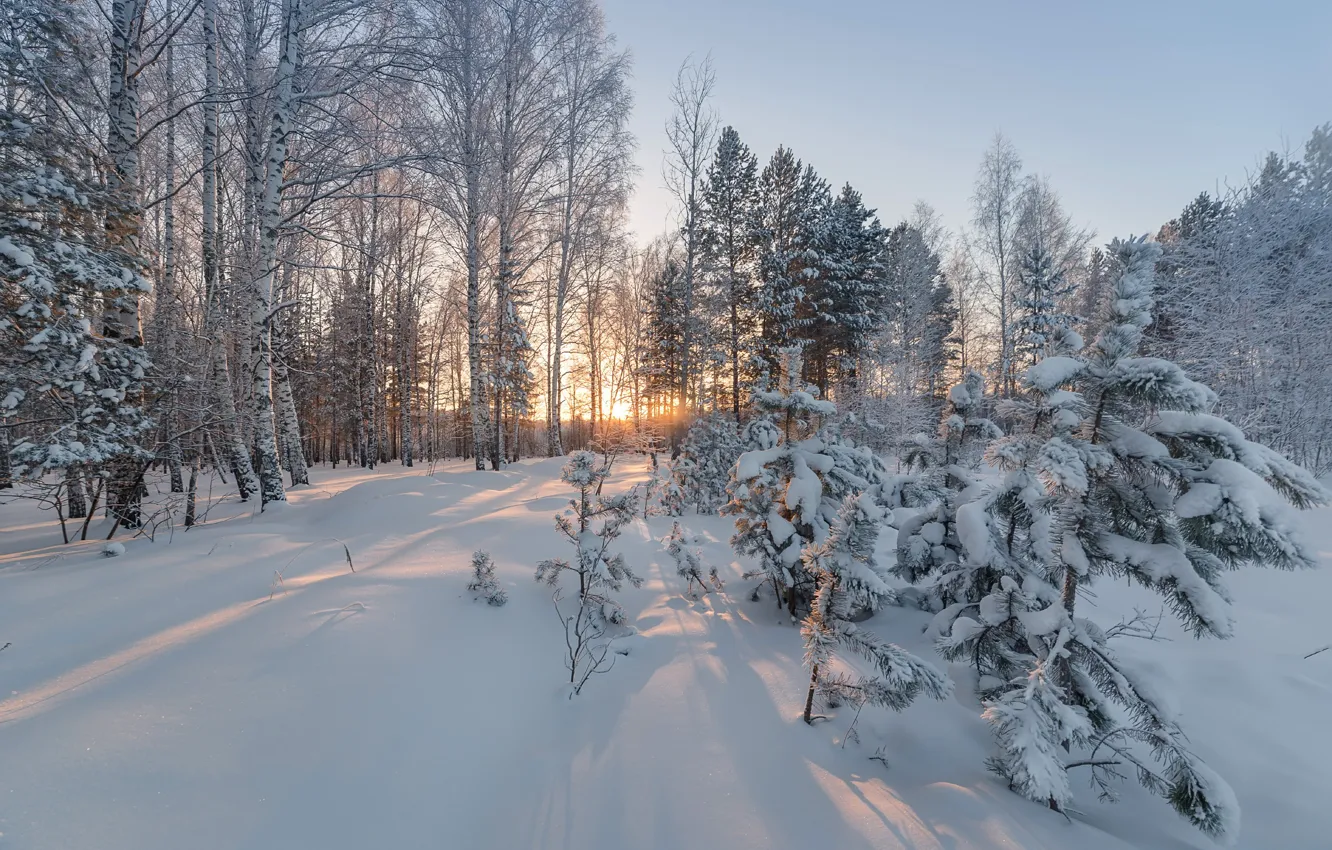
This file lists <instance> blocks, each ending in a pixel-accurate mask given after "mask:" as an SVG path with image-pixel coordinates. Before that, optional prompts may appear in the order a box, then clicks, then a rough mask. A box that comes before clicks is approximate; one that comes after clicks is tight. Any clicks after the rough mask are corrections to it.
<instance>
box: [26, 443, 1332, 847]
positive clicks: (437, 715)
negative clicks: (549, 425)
mask: <svg viewBox="0 0 1332 850" xmlns="http://www.w3.org/2000/svg"><path fill="white" fill-rule="evenodd" d="M559 467H560V463H559V462H558V461H533V462H525V463H522V464H519V465H517V466H515V467H513V468H511V469H509V470H506V471H505V472H502V473H490V472H484V473H478V472H474V471H471V470H469V469H467V468H466V467H465V466H462V465H449V466H444V467H437V468H436V469H435V471H434V474H428V471H427V470H424V469H420V468H418V469H415V470H404V469H400V468H398V467H396V466H391V467H388V468H386V469H384V470H382V471H376V472H366V471H363V470H360V469H351V470H338V471H330V470H328V469H326V468H325V469H319V468H316V469H315V470H313V471H312V478H313V479H314V480H315V481H316V483H315V484H314V485H313V486H312V487H310V488H308V489H302V490H298V491H295V492H294V493H293V494H292V502H291V504H289V505H287V506H282V507H281V508H280V509H278V510H273V511H269V512H265V513H264V514H262V515H253V514H252V513H250V512H249V511H248V510H246V508H245V506H241V505H238V504H235V503H234V502H230V501H226V500H223V501H222V503H221V504H219V505H217V506H216V507H215V508H214V509H213V510H212V512H211V513H210V514H209V522H208V523H207V524H206V525H204V526H202V527H199V528H196V529H194V530H191V531H189V532H184V531H183V530H181V529H179V528H177V529H176V530H175V532H174V534H169V533H168V532H167V530H166V529H165V527H164V528H162V529H161V530H159V533H158V534H157V540H156V542H150V541H148V540H144V539H137V540H132V541H126V544H125V552H124V554H123V555H120V556H119V557H114V558H107V557H104V556H103V555H102V553H101V549H102V543H101V542H88V543H80V544H71V545H70V546H62V545H60V543H59V541H60V536H59V531H58V529H57V527H56V526H55V524H54V522H53V520H52V518H51V517H50V516H49V515H47V514H40V513H39V512H38V511H37V510H36V509H35V507H34V506H33V505H32V504H31V503H25V502H18V503H10V504H4V505H0V644H3V643H4V642H5V641H10V642H12V646H10V647H9V648H8V649H6V650H4V651H3V652H0V695H3V701H0V833H2V835H0V848H57V847H59V848H98V849H99V850H155V849H156V848H162V850H181V848H190V850H209V848H284V850H286V848H306V847H309V848H320V850H343V848H356V849H357V850H363V848H367V847H374V848H379V847H382V848H395V850H399V848H417V847H421V848H425V847H430V848H440V847H445V848H468V849H469V850H470V848H501V850H511V849H512V850H517V848H567V850H612V848H614V850H620V849H621V848H660V850H686V849H687V850H709V848H725V850H745V848H792V850H795V849H796V848H799V850H810V848H824V847H827V848H834V847H835V848H838V850H854V848H864V849H865V850H869V848H875V850H883V848H918V849H919V850H936V848H937V850H945V849H946V850H966V848H976V849H977V850H979V849H980V848H1049V850H1064V849H1065V848H1080V850H1112V848H1116V849H1118V848H1174V849H1175V850H1178V849H1179V848H1206V847H1208V846H1210V843H1209V842H1208V840H1207V839H1205V838H1204V837H1202V836H1201V835H1199V834H1198V833H1196V832H1194V831H1192V830H1191V828H1190V827H1189V826H1188V825H1187V824H1185V823H1184V822H1182V821H1181V820H1179V819H1178V818H1177V817H1176V816H1175V815H1174V814H1173V813H1172V812H1171V811H1170V810H1169V809H1168V807H1167V806H1166V805H1165V804H1164V803H1162V802H1161V801H1159V800H1156V799H1154V798H1151V797H1148V796H1146V795H1145V794H1143V793H1141V792H1139V791H1138V790H1137V789H1136V788H1135V787H1125V788H1124V796H1123V800H1122V801H1121V802H1120V803H1118V804H1115V805H1110V804H1105V803H1101V802H1098V801H1097V800H1096V799H1095V795H1094V794H1093V793H1091V792H1090V791H1089V790H1086V789H1085V788H1084V790H1083V791H1082V794H1081V796H1080V798H1079V800H1078V809H1079V812H1078V813H1076V814H1075V815H1074V816H1073V817H1072V819H1071V820H1068V819H1065V817H1064V816H1062V815H1059V814H1056V813H1053V812H1050V811H1048V810H1046V809H1044V808H1042V807H1040V806H1037V805H1034V804H1031V803H1028V802H1025V801H1024V800H1022V799H1020V798H1018V797H1017V796H1015V795H1013V794H1011V793H1010V792H1009V791H1007V789H1006V788H1005V787H1004V786H1003V785H1002V783H1000V782H999V781H998V780H996V779H995V778H994V777H993V776H992V775H991V774H989V773H988V772H987V771H986V770H985V768H984V764H983V761H984V758H985V756H986V755H987V753H988V752H989V748H990V745H991V743H990V734H989V731H988V728H987V727H986V725H985V723H984V722H983V721H982V720H980V718H979V716H978V715H979V709H978V707H977V706H976V705H975V704H974V701H972V700H971V699H970V697H968V696H967V695H966V689H965V688H959V696H958V697H955V698H953V699H952V700H951V701H950V702H948V703H928V702H926V703H918V704H917V705H914V706H913V707H911V708H910V709H909V710H907V711H906V712H903V713H902V714H898V715H890V714H888V713H885V712H881V711H878V710H876V709H866V710H865V712H864V714H862V716H861V718H860V721H859V729H860V733H861V734H860V738H861V740H860V742H859V743H856V742H846V743H845V746H843V736H844V733H845V731H846V728H847V726H848V723H849V721H850V717H849V716H848V714H847V712H846V711H845V710H843V711H842V712H840V713H839V715H838V716H836V717H834V718H833V719H832V720H830V721H829V722H826V723H820V724H818V725H815V726H814V727H807V726H805V725H804V724H803V723H802V722H800V720H799V719H798V714H799V711H800V708H801V701H802V698H803V695H804V686H805V683H806V682H807V678H806V673H805V671H804V670H803V669H802V668H801V663H800V658H801V643H800V636H799V632H798V630H797V629H796V628H794V627H793V626H792V625H791V624H790V622H789V621H788V620H785V619H784V618H783V617H782V616H780V614H779V612H778V611H776V610H775V608H774V606H773V603H772V601H771V599H765V601H763V602H751V601H749V598H748V597H749V589H750V587H749V583H748V582H745V581H743V580H741V579H740V577H739V573H740V572H741V571H742V566H741V565H740V564H738V563H737V562H736V561H735V558H734V556H733V555H732V553H731V551H730V549H729V547H728V546H727V543H726V540H727V537H728V535H729V523H728V522H727V521H726V520H724V519H721V518H717V517H697V516H688V517H685V518H684V520H683V522H684V524H685V525H686V526H687V527H688V528H689V530H690V531H692V532H694V533H696V534H699V535H701V536H702V537H703V539H704V540H705V541H707V542H706V544H705V545H704V547H703V550H704V551H703V553H704V556H705V558H706V559H707V560H708V561H709V563H711V564H715V565H717V566H718V567H719V568H720V571H721V573H722V575H723V577H724V578H725V579H726V580H727V582H728V583H727V588H726V592H725V593H721V594H710V595H708V596H706V597H704V598H703V599H702V600H701V601H694V600H690V599H686V598H684V597H683V596H682V595H681V591H682V590H683V582H682V580H680V579H678V578H677V577H676V576H675V575H674V565H673V564H672V563H671V562H670V560H669V558H668V557H667V556H666V554H665V552H664V550H663V548H662V546H661V545H660V543H658V542H657V539H659V538H660V537H662V536H663V535H665V534H666V533H667V531H669V529H670V520H669V519H666V518H653V519H652V520H651V521H649V522H648V523H647V524H644V523H643V522H642V521H641V520H640V521H638V522H636V523H635V524H634V525H633V526H631V527H629V528H628V529H627V531H626V534H625V536H624V537H623V538H622V539H621V541H620V542H621V543H622V546H621V549H622V551H624V552H625V554H626V556H627V559H628V561H629V563H630V564H631V565H632V566H633V567H634V568H635V569H636V570H637V571H638V572H640V573H641V574H642V575H644V576H645V577H646V578H647V582H646V583H645V585H644V586H643V588H641V589H639V590H633V589H626V590H625V591H624V592H623V593H622V594H620V598H621V601H622V602H623V603H624V605H625V608H626V610H627V611H628V613H629V616H630V621H631V622H633V623H634V625H636V627H637V628H638V629H639V630H640V631H641V633H642V635H643V637H642V638H638V639H635V640H634V642H633V645H632V649H631V652H630V654H629V655H628V656H626V657H621V658H620V659H619V660H618V662H617V664H616V666H615V668H614V669H613V670H612V671H611V672H609V673H607V674H605V675H601V676H597V677H594V678H593V679H592V681H591V682H590V683H589V684H588V686H587V687H586V689H585V690H584V692H583V694H582V695H581V696H578V697H575V698H574V699H572V700H569V699H566V694H567V691H566V689H565V688H564V686H563V682H564V680H565V679H566V678H567V676H566V674H565V671H564V669H563V667H562V664H561V657H562V653H563V651H564V645H563V641H562V632H561V628H560V624H559V622H558V621H557V619H556V616H555V613H554V611H553V609H552V607H551V602H550V597H549V591H548V590H547V589H546V588H545V587H543V586H541V585H539V584H537V583H536V582H534V581H533V578H532V574H533V570H534V567H535V564H536V562H537V561H538V560H540V559H542V558H548V557H560V556H567V555H568V554H569V553H567V552H565V551H564V549H565V548H566V547H565V545H564V544H562V543H561V541H560V539H559V538H558V537H557V533H556V531H555V528H554V524H553V522H552V516H553V515H554V514H555V513H556V512H557V511H559V510H561V509H562V508H563V506H564V504H565V499H566V498H567V493H568V488H567V486H566V485H564V484H562V483H561V482H560V481H559ZM644 477H645V473H644V471H643V470H642V467H641V466H640V465H638V464H636V463H629V464H628V465H626V466H624V467H622V468H621V469H620V471H619V472H618V474H617V475H616V477H615V478H614V479H613V481H612V482H611V484H609V485H608V487H610V488H611V489H612V490H619V489H622V488H626V487H628V486H630V485H631V484H632V483H634V482H635V481H639V480H642V479H643V478H644ZM223 490H224V488H223V487H222V485H220V484H219V485H216V487H215V492H222V491H223ZM1307 519H1308V525H1309V527H1310V530H1311V533H1312V534H1314V535H1315V538H1314V539H1315V540H1316V541H1317V542H1318V544H1319V549H1320V554H1321V558H1322V560H1323V562H1324V563H1325V564H1327V565H1328V566H1332V564H1329V563H1328V562H1329V561H1332V511H1322V512H1319V513H1317V514H1313V515H1310V516H1309V517H1308V518H1307ZM99 526H100V523H99V524H97V525H95V526H94V531H95V530H96V528H98V527H99ZM105 531H106V529H105V528H104V527H103V530H102V534H101V535H100V536H105ZM90 536H96V535H90ZM885 542H886V541H885ZM344 543H345V544H346V546H347V547H348V548H349V549H350V551H351V553H352V557H353V560H354V565H355V572H352V571H351V570H350V569H349V568H348V566H347V563H346V559H345V556H344V553H343V548H342V544H344ZM476 548H482V549H486V550H487V551H489V552H490V553H491V554H492V555H493V556H494V559H495V563H496V565H497V573H498V575H499V577H500V579H501V581H502V583H503V584H504V585H505V586H506V587H507V589H508V592H509V597H510V601H509V604H508V605H506V606H505V607H503V608H492V607H489V606H487V605H485V604H484V603H480V602H474V601H473V600H472V594H471V593H469V592H467V591H466V589H465V585H466V583H467V580H468V577H469V574H468V562H469V558H470V555H471V552H472V551H473V550H474V549H476ZM279 573H280V574H281V581H280V582H279V581H278V580H277V578H276V575H277V574H279ZM1232 588H1233V590H1234V595H1235V597H1236V606H1235V608H1236V616H1237V620H1238V623H1239V628H1238V634H1237V636H1236V637H1235V638H1234V639H1233V640H1230V641H1225V642H1221V641H1205V642H1198V641H1194V640H1193V639H1191V638H1189V637H1187V636H1186V635H1184V634H1182V633H1180V631H1179V630H1178V629H1176V628H1174V627H1173V626H1166V627H1164V628H1163V630H1162V632H1163V634H1164V636H1165V637H1167V638H1169V640H1168V641H1158V642H1152V643H1147V642H1136V643H1135V642H1131V641H1127V642H1124V643H1123V644H1122V645H1121V646H1120V650H1121V652H1124V653H1126V654H1127V653H1133V654H1135V655H1137V656H1140V657H1142V658H1143V659H1144V660H1148V659H1150V660H1152V661H1153V662H1154V663H1156V664H1157V665H1158V666H1159V668H1160V670H1161V674H1162V675H1163V677H1164V678H1165V679H1167V680H1168V681H1169V682H1170V683H1171V685H1172V686H1173V688H1174V690H1175V691H1176V693H1177V694H1178V696H1179V708H1180V711H1181V713H1182V715H1183V717H1182V722H1183V725H1184V728H1185V729H1186V730H1188V731H1190V734H1191V735H1192V741H1193V744H1194V746H1195V748H1196V749H1197V750H1198V751H1199V753H1200V754H1202V755H1203V756H1204V757H1205V758H1206V759H1207V760H1208V762H1209V763H1210V764H1211V765H1212V766H1213V767H1214V768H1216V769H1217V771H1218V772H1220V773H1221V774H1222V775H1223V776H1225V777H1226V778H1227V779H1228V780H1229V781H1230V782H1231V783H1232V784H1233V786H1234V787H1235V790H1236V793H1237V795H1238V797H1239V800H1240V803H1241V805H1242V807H1243V812H1244V827H1243V833H1242V836H1241V838H1240V846H1241V847H1246V848H1254V850H1269V848H1280V849H1281V850H1315V848H1323V849H1324V850H1325V848H1328V847H1332V814H1329V811H1330V810H1329V805H1328V800H1329V799H1332V769H1329V767H1328V765H1332V731H1329V725H1328V723H1327V719H1328V713H1329V709H1332V651H1329V652H1325V653H1323V654H1321V655H1316V656H1314V657H1313V658H1309V659H1307V660H1306V659H1304V658H1303V656H1304V655H1305V654H1306V653H1308V652H1311V651H1312V650H1314V649H1317V648H1318V647H1320V646H1323V645H1325V644H1327V643H1329V642H1332V623H1330V622H1329V620H1328V618H1327V607H1328V603H1329V600H1332V570H1322V571H1317V572H1309V573H1300V574H1282V573H1275V572H1250V573H1245V574H1239V575H1236V576H1234V577H1233V580H1232ZM1097 593H1098V596H1097V597H1096V598H1095V599H1093V600H1091V602H1093V603H1095V604H1096V606H1097V608H1098V610H1097V611H1096V612H1095V614H1094V615H1093V616H1094V617H1095V618H1096V619H1098V620H1099V621H1101V622H1103V623H1104V624H1110V623H1113V622H1114V621H1115V620H1117V619H1119V617H1120V616H1121V614H1122V613H1124V612H1127V611H1129V610H1131V609H1132V607H1133V605H1134V604H1135V603H1137V604H1144V605H1152V600H1150V599H1147V598H1146V597H1142V598H1139V597H1137V596H1135V594H1134V592H1133V590H1132V589H1131V588H1125V587H1119V586H1110V585H1105V584H1103V585H1100V586H1098V588H1097ZM270 594H271V598H270ZM1084 604H1085V603H1084ZM1157 607H1159V606H1157ZM1150 610H1153V611H1155V610H1156V607H1152V608H1151V609H1150ZM926 620H927V615H925V614H924V613H921V612H913V611H906V610H898V609H890V610H888V611H886V612H884V613H883V614H881V615H879V616H878V617H876V618H875V619H874V620H872V621H871V622H870V624H871V627H873V628H875V629H877V630H880V631H881V632H882V633H883V634H885V635H886V636H888V637H890V638H891V639H893V640H895V641H897V642H899V643H901V644H903V645H904V646H907V647H908V648H911V649H913V650H915V651H916V652H918V653H920V654H922V655H923V656H925V657H935V656H932V649H931V648H930V647H929V646H928V644H927V643H926V642H925V641H924V640H923V639H922V637H921V635H920V630H921V627H922V626H923V625H924V623H925V622H926ZM953 672H954V673H955V674H956V675H957V676H959V677H961V676H962V675H963V674H962V671H960V670H957V669H954V670H953ZM881 748H882V749H881ZM876 752H881V753H882V754H883V755H884V756H885V759H886V764H885V763H884V762H881V761H878V760H872V759H871V758H870V756H872V755H874V754H875V753H876Z"/></svg>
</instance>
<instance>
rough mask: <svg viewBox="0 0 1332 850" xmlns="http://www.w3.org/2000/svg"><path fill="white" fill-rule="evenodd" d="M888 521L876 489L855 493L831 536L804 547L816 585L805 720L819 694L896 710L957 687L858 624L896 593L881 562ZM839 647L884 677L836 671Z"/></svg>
mask: <svg viewBox="0 0 1332 850" xmlns="http://www.w3.org/2000/svg"><path fill="white" fill-rule="evenodd" d="M882 520H883V514H882V511H881V509H880V508H879V506H878V504H876V503H875V501H874V499H873V497H872V495H871V494H869V493H863V494H861V495H859V496H856V495H848V496H847V497H846V499H844V500H843V502H842V505H841V507H840V509H839V511H838V514H837V518H836V519H835V521H834V523H833V526H832V528H831V530H830V532H829V534H828V536H827V537H826V538H825V539H824V540H823V541H822V542H821V543H817V544H809V545H807V546H806V547H805V548H804V550H803V551H802V552H801V558H802V560H803V562H804V566H805V569H806V571H807V572H809V573H810V575H812V576H814V580H815V583H816V586H817V591H816V593H815V595H814V599H813V601H812V603H811V605H810V610H809V614H808V615H806V617H805V620H804V622H803V623H802V624H801V628H800V633H801V635H802V636H803V637H804V639H805V666H806V667H808V668H809V671H810V678H809V689H808V690H807V691H806V694H805V713H804V719H805V722H806V723H812V722H813V720H814V718H813V708H814V697H815V695H816V694H817V693H820V692H822V693H823V694H824V695H825V696H829V697H831V698H832V700H833V701H836V702H839V703H851V704H854V705H866V704H869V705H878V706H882V707H884V708H889V709H892V710H894V711H900V710H902V709H903V708H906V707H907V706H908V705H910V704H911V702H912V701H913V700H914V699H915V698H916V697H917V696H918V695H920V694H922V693H923V694H925V695H926V696H930V697H933V698H934V699H943V698H944V697H946V696H948V695H949V694H950V693H951V692H952V685H951V683H950V682H949V681H948V679H947V677H946V676H944V675H943V674H942V673H941V672H939V671H938V670H937V669H936V668H935V667H934V666H933V665H930V664H928V663H926V662H925V661H922V660H921V659H919V658H917V657H916V656H914V655H912V654H911V653H909V652H907V651H906V650H904V649H902V648H901V647H899V646H897V645H895V644H891V643H888V642H887V641H884V640H882V639H880V638H879V637H877V636H876V635H874V634H871V633H870V632H867V631H864V630H862V629H860V627H858V626H857V625H855V623H853V622H852V617H853V616H855V613H856V612H858V611H863V610H865V608H867V607H869V608H872V607H873V606H874V605H875V604H877V602H878V601H879V600H882V599H890V598H892V591H891V590H890V589H889V588H888V586H887V585H886V584H884V582H883V577H882V575H881V573H880V570H879V569H878V566H877V565H876V564H875V561H874V544H875V541H876V540H877V539H878V536H879V528H880V526H881V524H882ZM839 648H840V649H848V650H850V651H851V652H854V653H855V654H857V655H859V656H860V657H862V658H864V659H865V660H866V661H868V662H870V664H872V665H873V666H874V669H875V671H876V673H877V675H870V676H849V675H846V674H830V673H829V671H828V668H829V666H830V664H831V662H832V660H833V658H834V657H835V655H836V652H837V650H838V649H839Z"/></svg>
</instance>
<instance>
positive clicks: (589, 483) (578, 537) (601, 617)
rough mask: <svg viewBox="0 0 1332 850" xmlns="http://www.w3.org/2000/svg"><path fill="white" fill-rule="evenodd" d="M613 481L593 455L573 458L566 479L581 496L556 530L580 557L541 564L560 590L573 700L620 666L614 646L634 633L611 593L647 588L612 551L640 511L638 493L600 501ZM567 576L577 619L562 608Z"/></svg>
mask: <svg viewBox="0 0 1332 850" xmlns="http://www.w3.org/2000/svg"><path fill="white" fill-rule="evenodd" d="M609 475H610V470H609V468H608V467H606V466H604V465H599V464H598V463H597V458H596V455H594V454H593V453H592V452H588V451H578V452H574V453H572V454H570V455H569V460H568V461H567V462H566V463H565V464H564V469H563V470H562V471H561V474H560V478H561V480H563V481H564V482H566V483H567V484H569V485H570V486H572V487H573V488H574V489H575V490H577V491H578V496H577V497H576V498H573V499H570V500H569V508H568V509H567V510H566V511H565V512H564V513H562V514H558V515H557V516H556V517H555V526H556V528H558V529H559V530H560V533H561V534H563V535H564V536H565V537H566V538H567V539H568V540H569V542H570V543H571V544H573V547H574V550H575V552H576V557H575V560H574V561H573V562H570V561H566V560H564V559H563V558H550V559H547V560H545V561H542V562H541V563H539V564H538V565H537V570H536V579H537V581H542V582H545V583H546V584H547V585H548V586H550V587H552V588H554V589H555V592H554V596H553V599H554V603H555V610H556V612H557V613H559V615H560V621H561V622H563V623H564V632H565V641H566V645H567V646H568V653H567V655H566V657H565V659H564V661H565V666H566V667H567V668H568V670H569V684H570V685H572V686H573V691H572V693H573V694H577V693H581V692H582V689H583V685H585V684H587V680H588V678H589V677H590V676H592V674H594V673H601V672H605V671H606V670H609V669H610V666H611V665H612V664H613V663H614V661H615V658H614V655H613V654H612V653H611V646H610V645H611V641H612V640H614V639H615V637H617V636H619V634H621V633H629V632H630V630H629V629H626V628H623V626H624V619H625V617H624V610H623V609H622V608H620V606H619V603H617V602H616V601H615V600H614V599H613V598H612V597H611V595H610V594H611V592H613V591H618V590H620V589H621V588H622V587H623V586H624V582H626V581H627V582H629V583H630V584H631V585H633V586H634V587H639V586H640V585H642V583H643V580H642V579H641V578H639V577H638V576H637V575H635V574H634V572H633V571H632V570H631V569H630V568H629V566H628V565H627V564H626V563H625V562H624V556H623V555H621V554H619V553H612V552H611V551H610V546H611V544H612V543H613V542H614V541H615V539H616V538H618V537H619V536H620V532H621V531H623V530H624V527H625V525H627V524H628V523H630V522H632V521H633V519H634V515H635V512H636V511H637V507H638V505H637V493H636V492H635V491H633V490H630V491H629V492H627V493H622V494H620V495H618V496H610V497H605V496H602V495H600V492H601V487H602V484H603V483H604V482H605V480H606V478H607V477H609ZM564 575H569V576H571V577H572V578H573V580H575V581H577V583H578V587H577V593H578V596H577V599H576V608H575V609H574V611H573V613H571V614H570V613H566V612H565V610H564V608H563V607H562V606H561V604H560V603H561V601H562V599H563V588H561V587H560V586H559V583H560V577H561V576H564ZM571 695H572V694H571Z"/></svg>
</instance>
